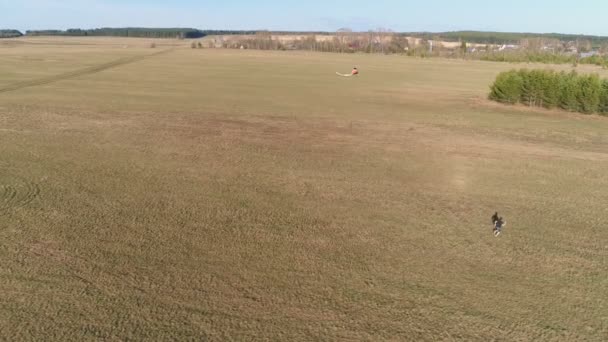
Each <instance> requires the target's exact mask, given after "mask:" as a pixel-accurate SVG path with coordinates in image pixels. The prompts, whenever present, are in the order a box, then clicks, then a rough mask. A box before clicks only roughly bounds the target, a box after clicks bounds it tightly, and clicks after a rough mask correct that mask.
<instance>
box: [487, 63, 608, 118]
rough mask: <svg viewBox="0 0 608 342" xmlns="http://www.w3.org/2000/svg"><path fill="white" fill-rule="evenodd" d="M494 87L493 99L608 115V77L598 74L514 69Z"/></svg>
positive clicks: (498, 80) (491, 94) (502, 75)
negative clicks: (607, 78) (603, 77)
mask: <svg viewBox="0 0 608 342" xmlns="http://www.w3.org/2000/svg"><path fill="white" fill-rule="evenodd" d="M490 89H491V91H490V99H491V100H494V101H498V102H502V103H508V104H516V103H521V104H524V105H526V106H530V107H544V108H561V109H564V110H567V111H571V112H581V113H586V114H591V113H602V114H604V115H608V80H606V79H601V78H600V77H599V76H598V75H597V74H594V75H579V74H577V73H576V72H574V71H573V72H570V73H566V72H555V71H552V70H526V69H522V70H511V71H507V72H503V73H501V74H499V75H498V77H497V78H496V81H495V82H494V84H493V85H492V86H491V87H490Z"/></svg>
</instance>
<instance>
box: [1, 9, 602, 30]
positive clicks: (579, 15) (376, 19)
mask: <svg viewBox="0 0 608 342" xmlns="http://www.w3.org/2000/svg"><path fill="white" fill-rule="evenodd" d="M602 13H608V3H602V2H601V1H600V0H591V1H590V0H588V1H579V2H577V3H576V5H575V6H574V5H572V3H571V2H567V1H564V0H557V1H548V0H540V1H536V2H535V3H532V4H530V3H528V2H526V1H522V0H516V1H511V2H510V3H497V2H496V3H492V2H488V1H480V0H465V1H460V2H459V3H452V2H449V1H445V0H430V1H426V2H424V3H418V2H416V3H414V2H410V1H396V0H379V1H375V2H373V3H370V2H369V1H362V0H351V1H344V0H337V1H333V2H323V1H317V0H313V1H308V2H307V3H299V2H296V1H277V0H262V1H258V2H256V3H255V4H251V3H249V2H247V1H243V0H231V1H225V2H223V3H221V4H219V3H211V2H208V1H200V2H199V1H194V0H177V1H173V2H171V3H169V4H167V3H164V2H162V1H159V0H151V1H143V0H125V1H118V0H81V1H76V0H23V1H19V2H0V25H2V27H1V28H6V29H18V30H20V31H22V32H25V31H27V30H40V29H63V30H64V29H69V28H83V29H88V28H100V27H192V28H198V29H212V30H264V29H265V30H271V31H335V30H337V29H340V28H344V27H348V28H352V29H353V30H355V31H368V30H371V29H376V28H378V27H384V28H388V29H392V30H394V31H398V32H446V31H492V32H527V33H563V34H576V35H578V34H584V35H595V36H608V27H607V26H606V25H603V24H602V21H603V15H602Z"/></svg>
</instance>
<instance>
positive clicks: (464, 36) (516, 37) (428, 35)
mask: <svg viewBox="0 0 608 342" xmlns="http://www.w3.org/2000/svg"><path fill="white" fill-rule="evenodd" d="M400 34H402V35H406V36H412V37H418V38H423V39H428V40H431V39H437V38H439V39H440V40H444V41H452V42H456V41H466V42H469V43H476V44H517V43H519V42H520V41H521V40H523V39H530V38H544V39H557V40H559V41H562V42H569V41H577V40H588V41H591V43H592V44H593V45H594V46H599V45H601V44H602V43H608V37H603V36H588V35H576V34H561V33H516V32H482V31H454V32H436V33H433V32H408V33H406V32H404V33H400Z"/></svg>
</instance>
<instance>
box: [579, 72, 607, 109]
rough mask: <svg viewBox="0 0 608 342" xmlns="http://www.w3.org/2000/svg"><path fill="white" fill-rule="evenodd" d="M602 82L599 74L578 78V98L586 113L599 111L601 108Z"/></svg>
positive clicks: (581, 107)
mask: <svg viewBox="0 0 608 342" xmlns="http://www.w3.org/2000/svg"><path fill="white" fill-rule="evenodd" d="M601 92H602V83H601V80H600V77H599V76H598V75H585V76H579V78H578V92H577V94H576V95H577V100H578V103H579V104H580V109H581V111H582V112H583V113H585V114H591V113H597V112H598V110H599V108H600V94H601Z"/></svg>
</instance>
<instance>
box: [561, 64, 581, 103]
mask: <svg viewBox="0 0 608 342" xmlns="http://www.w3.org/2000/svg"><path fill="white" fill-rule="evenodd" d="M577 78H578V75H577V74H576V72H574V71H573V72H571V73H569V74H566V73H561V74H560V80H559V83H560V85H559V88H560V99H559V106H560V107H561V108H562V109H564V110H567V111H570V112H578V111H580V105H579V103H578V97H579V96H578V90H579V89H578V84H577Z"/></svg>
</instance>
